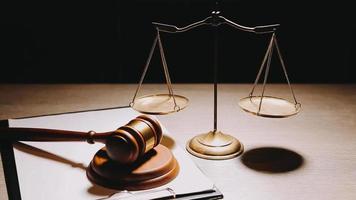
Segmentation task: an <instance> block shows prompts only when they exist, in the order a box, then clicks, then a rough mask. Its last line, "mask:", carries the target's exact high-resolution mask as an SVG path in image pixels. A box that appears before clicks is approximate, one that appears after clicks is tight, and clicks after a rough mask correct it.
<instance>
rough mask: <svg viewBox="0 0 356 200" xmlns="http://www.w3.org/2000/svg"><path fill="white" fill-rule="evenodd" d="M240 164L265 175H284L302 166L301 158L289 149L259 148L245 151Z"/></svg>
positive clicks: (302, 160)
mask: <svg viewBox="0 0 356 200" xmlns="http://www.w3.org/2000/svg"><path fill="white" fill-rule="evenodd" d="M241 161H242V163H243V164H244V165H245V166H247V167H248V168H250V169H253V170H256V171H260V172H265V173H284V172H289V171H293V170H296V169H298V168H300V167H301V166H302V165H303V164H304V159H303V157H302V156H301V155H300V154H298V153H297V152H294V151H292V150H289V149H284V148H280V147H260V148H255V149H251V150H248V151H246V152H245V153H244V154H243V155H242V157H241Z"/></svg>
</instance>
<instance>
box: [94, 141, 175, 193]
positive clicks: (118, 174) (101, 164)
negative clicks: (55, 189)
mask: <svg viewBox="0 0 356 200" xmlns="http://www.w3.org/2000/svg"><path fill="white" fill-rule="evenodd" d="M178 172H179V165H178V162H177V160H176V159H175V158H174V156H173V154H172V152H171V151H170V150H169V149H168V148H167V147H165V146H163V145H158V146H156V147H155V148H154V149H152V150H151V151H149V152H147V153H146V154H145V155H144V156H143V157H142V158H140V159H139V160H138V161H136V162H135V163H133V164H130V165H124V164H118V163H116V162H114V161H112V160H110V158H109V157H108V155H107V153H106V148H105V147H104V148H102V149H100V150H99V151H98V152H97V153H96V154H95V156H94V158H93V160H92V161H91V163H90V165H89V166H88V168H87V177H88V179H89V180H90V181H91V182H93V183H94V184H97V185H101V186H104V187H108V188H112V189H118V190H145V189H150V188H155V187H158V186H161V185H164V184H166V183H168V182H170V181H171V180H173V179H174V178H175V177H176V176H177V175H178Z"/></svg>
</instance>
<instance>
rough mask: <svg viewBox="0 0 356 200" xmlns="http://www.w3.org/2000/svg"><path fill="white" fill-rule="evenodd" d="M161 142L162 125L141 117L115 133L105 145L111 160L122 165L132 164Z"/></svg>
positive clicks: (149, 118)
mask: <svg viewBox="0 0 356 200" xmlns="http://www.w3.org/2000/svg"><path fill="white" fill-rule="evenodd" d="M161 140H162V128H161V126H160V123H159V122H158V121H157V120H156V119H154V118H152V117H149V116H147V115H141V116H138V117H136V118H135V119H133V120H131V121H130V122H129V123H127V124H126V125H125V126H122V127H120V128H118V129H117V130H116V131H114V134H112V136H111V137H109V138H108V139H107V140H106V143H105V144H106V151H107V154H108V156H109V158H110V159H112V160H113V161H115V162H118V163H120V164H130V163H133V162H135V161H136V160H137V159H138V158H139V157H141V156H142V155H144V154H145V153H146V152H148V151H149V150H151V149H153V148H154V147H155V146H157V145H158V144H159V143H160V142H161Z"/></svg>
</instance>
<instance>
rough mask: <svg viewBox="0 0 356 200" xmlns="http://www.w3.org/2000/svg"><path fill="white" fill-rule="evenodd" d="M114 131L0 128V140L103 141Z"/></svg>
mask: <svg viewBox="0 0 356 200" xmlns="http://www.w3.org/2000/svg"><path fill="white" fill-rule="evenodd" d="M113 133H114V132H105V133H95V132H93V131H89V132H79V131H67V130H56V129H41V128H0V141H3V140H7V141H49V142H50V141H54V142H55V141H57V142H59V141H88V142H89V143H92V142H93V141H98V142H103V141H105V140H106V138H108V137H109V136H111V135H112V134H113Z"/></svg>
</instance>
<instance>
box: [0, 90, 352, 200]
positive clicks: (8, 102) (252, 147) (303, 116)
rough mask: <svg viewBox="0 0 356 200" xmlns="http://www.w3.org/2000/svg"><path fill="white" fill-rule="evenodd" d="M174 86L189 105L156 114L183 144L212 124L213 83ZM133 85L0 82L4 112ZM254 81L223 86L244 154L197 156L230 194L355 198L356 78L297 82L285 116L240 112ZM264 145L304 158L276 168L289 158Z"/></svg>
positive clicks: (225, 108)
mask: <svg viewBox="0 0 356 200" xmlns="http://www.w3.org/2000/svg"><path fill="white" fill-rule="evenodd" d="M173 87H174V91H175V93H176V94H179V95H183V96H186V97H187V98H189V100H190V102H189V105H188V107H187V108H186V109H184V110H182V111H181V112H178V113H175V114H171V115H164V116H159V120H160V121H161V123H163V125H164V126H166V127H167V129H168V130H169V131H170V132H171V133H172V134H173V135H174V136H175V138H174V139H175V140H176V142H177V143H178V144H180V145H181V146H185V143H186V142H187V141H188V140H189V139H190V138H192V137H193V136H195V135H196V134H200V133H203V132H208V131H210V130H211V129H213V85H212V84H177V85H174V86H173ZM135 89H136V85H120V84H90V85H85V84H82V85H80V84H79V85H70V84H64V85H0V119H7V118H15V117H24V116H32V115H40V114H49V113H58V112H68V111H77V110H85V109H97V108H105V107H115V106H126V105H128V104H129V102H130V101H131V99H132V97H133V94H134V92H135ZM250 89H251V85H248V84H220V85H219V86H218V129H219V130H220V131H223V132H225V133H228V134H230V135H233V136H235V137H236V138H237V139H239V140H240V141H241V142H242V143H243V144H244V147H245V153H244V154H243V156H240V157H237V158H234V159H230V160H223V161H212V160H203V159H200V158H196V157H194V156H192V159H193V160H194V161H195V163H196V164H197V165H198V166H199V167H200V168H201V170H202V171H203V172H204V173H205V174H206V175H207V176H208V177H209V178H210V179H212V180H213V181H214V182H215V184H216V186H217V187H218V188H219V189H220V190H221V192H222V193H223V194H224V196H225V199H229V200H230V199H274V200H275V199H298V200H299V199H330V200H331V199H350V200H351V199H356V153H355V152H356V103H355V102H356V85H326V84H325V85H324V84H321V85H308V84H302V85H298V84H297V85H294V89H295V93H296V95H297V99H298V100H299V101H300V102H301V103H302V110H301V112H300V113H299V114H298V115H296V116H293V117H290V118H285V119H269V118H261V117H256V116H254V115H251V114H248V113H245V112H243V111H242V110H241V109H240V108H239V107H238V104H237V103H238V100H239V99H240V98H243V97H245V96H247V95H248V93H249V91H250ZM163 91H166V87H165V86H164V85H145V86H144V87H143V88H142V94H152V93H157V92H163ZM266 92H267V94H269V95H277V96H280V97H287V98H291V96H290V94H289V90H288V88H287V86H286V85H278V84H273V85H269V86H268V88H267V91H266ZM265 149H279V150H282V151H281V152H284V153H286V152H293V154H288V153H287V154H286V155H285V156H284V159H287V160H288V159H293V155H294V154H295V155H299V156H300V158H301V159H300V162H299V163H297V164H298V165H297V166H296V167H295V168H291V169H290V170H285V171H282V172H281V171H273V169H275V168H273V167H276V166H279V165H284V164H286V162H284V161H283V160H277V161H278V162H277V161H276V157H278V156H276V154H273V155H270V157H269V156H268V153H269V152H267V151H264V150H265ZM263 151H264V152H263ZM256 152H262V154H258V153H257V154H256ZM252 153H255V154H254V156H251V157H247V158H246V156H249V155H251V154H252ZM256 155H257V157H258V156H260V158H259V159H260V160H258V159H256ZM261 155H262V157H261ZM266 155H267V156H266ZM278 155H280V154H278ZM288 155H289V157H288ZM244 156H245V157H244ZM261 159H262V161H261ZM246 160H247V161H248V162H250V163H251V162H252V164H255V167H253V165H248V164H246V162H245V161H246ZM272 161H273V162H272ZM258 162H260V163H258ZM261 162H262V165H261ZM257 165H259V166H257ZM268 165H274V166H272V168H266V166H267V167H268ZM251 166H252V167H251ZM261 167H262V168H261ZM267 169H270V170H269V171H268V170H267ZM1 171H2V169H1ZM0 184H1V189H0V199H7V197H6V196H5V195H6V192H5V191H6V188H5V186H4V179H3V175H2V174H1V175H0Z"/></svg>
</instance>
